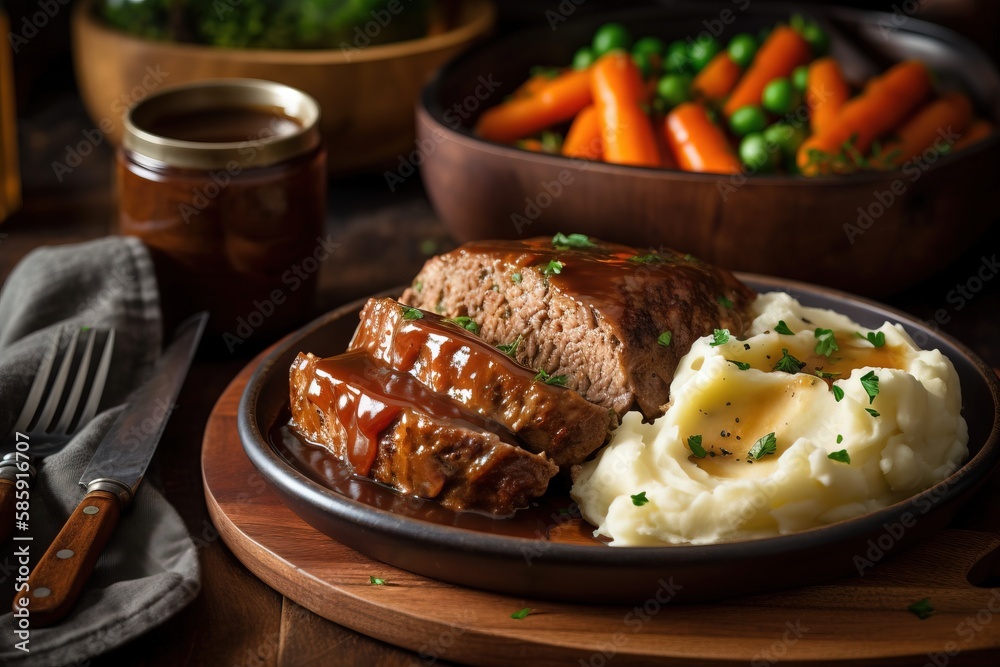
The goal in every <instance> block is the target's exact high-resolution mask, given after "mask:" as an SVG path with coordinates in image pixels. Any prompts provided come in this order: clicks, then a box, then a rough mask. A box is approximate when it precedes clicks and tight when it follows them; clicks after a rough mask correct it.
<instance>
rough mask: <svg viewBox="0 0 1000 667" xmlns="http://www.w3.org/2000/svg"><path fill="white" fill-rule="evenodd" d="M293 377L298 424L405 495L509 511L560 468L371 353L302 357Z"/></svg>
mask: <svg viewBox="0 0 1000 667" xmlns="http://www.w3.org/2000/svg"><path fill="white" fill-rule="evenodd" d="M290 373H291V377H290V389H291V409H292V422H293V426H294V427H295V428H296V429H297V430H298V431H299V432H300V433H302V434H303V435H305V436H306V437H307V438H309V439H310V440H313V441H314V442H317V443H319V444H321V445H323V446H325V447H327V448H328V449H330V450H331V451H332V452H333V453H334V454H335V455H336V456H337V457H338V458H340V459H341V460H342V461H346V462H349V463H350V465H351V466H352V467H353V469H354V471H355V472H356V473H357V474H359V475H365V476H368V477H371V478H372V479H374V480H376V481H378V482H382V483H384V484H388V485H390V486H392V487H393V488H395V489H397V490H399V491H401V492H403V493H407V494H413V495H416V496H419V497H421V498H433V499H436V500H438V501H440V502H441V503H442V504H443V505H445V506H447V507H450V508H452V509H458V510H474V511H481V512H489V513H492V514H496V515H508V514H511V513H513V512H514V511H515V510H517V509H518V508H519V507H523V506H525V505H526V504H527V503H528V501H529V500H530V499H531V498H535V497H537V496H540V495H542V494H543V493H544V492H545V489H546V488H547V487H548V483H549V480H550V479H551V478H552V477H553V476H554V475H555V474H556V473H557V472H558V470H559V468H558V467H557V466H556V465H555V464H554V463H552V462H551V461H549V460H548V459H547V458H546V457H545V456H544V455H540V454H533V453H531V452H529V451H527V450H525V449H522V448H521V447H519V446H518V444H517V441H516V440H515V439H514V437H513V436H512V435H511V434H509V433H507V432H505V431H504V429H503V428H502V427H501V426H500V425H498V424H495V423H493V422H491V421H489V420H487V419H484V418H483V417H481V416H480V415H478V414H476V413H474V412H471V411H469V410H466V409H464V408H463V407H462V406H461V405H459V404H458V403H456V402H455V401H453V400H452V399H450V398H448V397H446V396H442V395H440V394H437V393H435V392H433V391H431V390H429V389H428V388H427V387H425V386H424V385H422V384H421V383H420V382H419V381H417V380H416V379H415V378H414V377H413V376H411V375H409V374H407V373H401V372H398V371H394V370H392V369H391V368H389V367H388V366H385V365H384V364H382V363H379V362H377V361H376V360H374V359H373V358H372V357H371V356H369V355H368V354H366V353H364V352H351V353H347V354H343V355H340V356H337V357H330V358H326V359H320V358H318V357H316V356H313V355H311V354H301V353H300V354H299V355H298V357H297V358H296V360H295V363H294V364H292V367H291V371H290Z"/></svg>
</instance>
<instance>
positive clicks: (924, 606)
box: [906, 598, 934, 621]
mask: <svg viewBox="0 0 1000 667" xmlns="http://www.w3.org/2000/svg"><path fill="white" fill-rule="evenodd" d="M906 609H907V611H909V612H911V613H913V614H915V615H916V616H917V618H919V619H920V620H921V621H922V620H924V619H925V618H928V617H929V616H930V615H931V614H933V613H934V607H932V606H931V599H930V598H924V599H923V600H917V601H916V602H914V603H913V604H911V605H910V606H909V607H907V608H906Z"/></svg>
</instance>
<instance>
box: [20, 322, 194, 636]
mask: <svg viewBox="0 0 1000 667" xmlns="http://www.w3.org/2000/svg"><path fill="white" fill-rule="evenodd" d="M207 320H208V314H207V313H200V314H198V315H195V316H193V317H191V318H190V319H188V320H187V321H185V322H184V323H183V324H181V325H180V327H178V329H177V334H176V336H175V337H174V341H173V342H172V343H171V344H170V346H169V347H168V348H167V350H166V352H164V353H163V356H162V357H160V359H159V361H158V362H157V364H156V367H155V368H154V369H153V374H152V376H151V377H150V378H149V380H148V381H147V382H146V384H144V385H143V386H141V387H140V388H139V389H138V390H136V392H135V393H134V394H133V395H132V397H131V399H130V400H129V403H128V405H127V406H125V409H124V410H122V412H121V414H119V415H118V419H116V420H115V423H114V424H112V426H111V430H110V431H108V434H107V435H106V436H104V440H102V441H101V444H100V445H98V447H97V451H95V452H94V456H93V458H92V459H91V460H90V465H89V466H87V469H86V470H85V471H84V473H83V476H82V477H80V485H81V486H83V487H84V488H86V490H87V495H86V496H85V497H84V498H83V500H82V501H80V504H79V505H77V508H76V509H75V510H74V511H73V513H72V514H71V515H70V517H69V519H67V520H66V524H65V525H64V526H63V528H62V530H61V531H59V534H58V535H56V538H55V540H53V541H52V544H51V545H50V546H49V548H48V550H47V551H46V552H45V554H44V555H43V556H42V558H41V560H40V561H38V564H37V565H36V566H35V569H34V570H32V571H31V574H30V575H29V576H28V580H27V582H26V583H27V586H26V587H25V588H24V589H22V588H19V589H18V590H19V591H21V592H19V593H17V595H16V597H15V599H14V613H15V616H17V615H20V616H24V615H26V614H30V618H31V624H32V626H36V627H42V626H46V625H51V624H53V623H55V622H57V621H59V620H60V619H62V618H63V617H64V616H65V615H66V614H68V613H69V611H70V610H71V609H72V608H73V605H74V604H75V603H76V600H77V598H78V597H79V596H80V592H81V591H82V590H83V584H84V583H85V582H86V581H87V577H89V576H90V573H91V572H92V571H93V570H94V566H95V565H96V564H97V558H98V557H99V556H100V555H101V550H102V549H103V548H104V545H105V544H106V543H107V541H108V538H110V537H111V533H112V532H113V531H114V529H115V526H116V525H117V524H118V518H119V517H120V516H121V513H122V512H123V511H125V510H126V509H128V507H129V505H130V504H131V503H132V499H133V498H134V497H135V492H136V489H137V488H138V486H139V482H141V481H142V477H143V475H144V474H145V472H146V468H147V467H148V466H149V462H150V461H151V460H152V458H153V454H154V453H155V452H156V445H157V443H159V441H160V436H161V435H163V429H164V427H165V426H166V423H167V418H168V417H169V416H170V412H171V411H172V410H173V405H174V401H175V400H176V399H177V394H178V393H179V392H180V390H181V385H183V384H184V378H185V376H186V375H187V372H188V369H189V368H190V367H191V360H192V359H193V358H194V354H195V351H196V350H197V349H198V343H199V341H200V340H201V335H202V332H204V330H205V322H206V321H207Z"/></svg>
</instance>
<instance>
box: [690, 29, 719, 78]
mask: <svg viewBox="0 0 1000 667" xmlns="http://www.w3.org/2000/svg"><path fill="white" fill-rule="evenodd" d="M721 50H722V46H721V45H720V44H719V41H718V40H717V39H715V38H713V37H709V38H708V39H698V40H696V41H694V42H692V43H691V46H690V48H689V49H688V58H690V59H691V65H692V66H693V67H694V69H695V71H696V72H697V71H701V70H702V69H704V67H705V65H707V64H708V63H709V61H710V60H712V58H714V57H715V54H717V53H718V52H719V51H721Z"/></svg>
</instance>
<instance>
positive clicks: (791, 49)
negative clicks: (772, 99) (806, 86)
mask: <svg viewBox="0 0 1000 667" xmlns="http://www.w3.org/2000/svg"><path fill="white" fill-rule="evenodd" d="M811 57H812V50H811V49H810V48H809V44H808V43H807V42H806V41H805V40H804V39H802V37H801V36H800V35H799V33H797V32H796V31H795V30H793V29H792V28H790V27H788V26H782V25H780V26H778V27H776V28H775V29H774V30H772V31H771V34H770V35H769V36H768V38H767V41H765V42H764V43H763V44H762V45H761V47H760V49H759V50H758V51H757V55H756V56H754V59H753V62H752V63H750V67H749V68H747V71H746V73H745V74H744V75H743V78H742V79H740V81H739V83H737V84H736V88H735V89H734V90H733V94H732V95H730V96H729V99H728V100H726V104H725V106H724V107H723V108H722V109H723V111H724V112H725V114H726V118H728V117H729V116H732V115H733V112H734V111H736V110H737V109H739V108H741V107H745V106H747V105H748V104H760V98H761V95H762V94H763V92H764V88H765V86H767V84H769V83H770V82H771V81H772V80H773V79H777V78H778V77H783V76H789V75H790V74H791V73H792V70H794V69H795V68H796V67H798V66H799V65H804V64H805V63H807V62H809V59H810V58H811Z"/></svg>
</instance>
